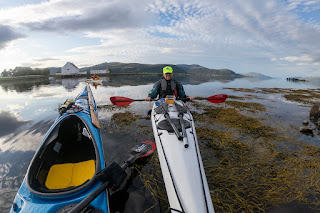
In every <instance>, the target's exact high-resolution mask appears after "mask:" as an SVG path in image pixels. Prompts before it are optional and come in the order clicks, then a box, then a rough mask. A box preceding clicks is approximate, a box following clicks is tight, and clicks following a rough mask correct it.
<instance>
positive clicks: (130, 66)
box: [80, 62, 242, 77]
mask: <svg viewBox="0 0 320 213" xmlns="http://www.w3.org/2000/svg"><path fill="white" fill-rule="evenodd" d="M165 66H171V67H172V68H173V70H174V73H185V74H188V73H190V74H197V75H201V74H204V75H216V76H232V77H242V75H239V74H237V73H235V72H233V71H231V70H229V69H209V68H206V67H203V66H200V65H197V64H193V65H187V64H178V65H172V64H138V63H119V62H111V63H102V64H98V65H95V66H92V67H85V68H81V69H80V70H81V71H89V70H91V69H97V70H101V69H107V68H108V69H109V70H110V72H111V73H113V74H118V73H119V74H120V73H127V74H131V73H132V74H147V73H157V74H161V73H162V68H163V67H165Z"/></svg>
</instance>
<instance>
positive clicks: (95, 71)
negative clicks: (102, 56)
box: [90, 69, 110, 74]
mask: <svg viewBox="0 0 320 213" xmlns="http://www.w3.org/2000/svg"><path fill="white" fill-rule="evenodd" d="M107 73H110V71H109V69H105V70H90V74H107Z"/></svg>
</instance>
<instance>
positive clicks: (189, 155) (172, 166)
mask: <svg viewBox="0 0 320 213" xmlns="http://www.w3.org/2000/svg"><path fill="white" fill-rule="evenodd" d="M165 115H166V116H165ZM168 118H170V119H168ZM151 120H152V127H153V133H154V137H155V141H156V144H157V150H158V155H159V161H160V166H161V170H162V176H163V179H164V182H165V186H166V191H167V195H168V199H169V204H170V209H171V212H174V213H176V212H185V213H194V212H201V213H213V212H214V209H213V204H212V200H211V196H210V192H209V187H208V183H207V179H206V176H205V171H204V168H203V164H202V160H201V156H200V151H199V146H198V140H197V135H196V130H195V126H194V122H193V117H192V115H191V113H190V111H189V110H188V109H187V107H186V106H185V105H184V104H183V102H181V101H175V103H174V104H170V103H166V102H165V101H164V99H160V100H159V101H157V102H156V103H155V104H154V105H153V109H152V112H151ZM181 122H183V123H181ZM181 124H182V125H181ZM172 125H174V126H175V127H176V129H178V131H179V132H182V137H178V135H177V133H175V131H176V130H175V129H174V128H173V127H172Z"/></svg>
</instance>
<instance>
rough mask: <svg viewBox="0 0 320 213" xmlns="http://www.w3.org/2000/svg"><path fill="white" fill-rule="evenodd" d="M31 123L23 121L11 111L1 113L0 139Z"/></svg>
mask: <svg viewBox="0 0 320 213" xmlns="http://www.w3.org/2000/svg"><path fill="white" fill-rule="evenodd" d="M28 122H29V121H21V120H19V119H18V118H17V117H15V116H14V115H12V114H10V112H9V111H0V126H1V128H0V137H3V136H5V135H8V134H10V133H13V132H14V131H15V130H16V129H18V128H19V127H21V126H23V125H25V124H26V123H28Z"/></svg>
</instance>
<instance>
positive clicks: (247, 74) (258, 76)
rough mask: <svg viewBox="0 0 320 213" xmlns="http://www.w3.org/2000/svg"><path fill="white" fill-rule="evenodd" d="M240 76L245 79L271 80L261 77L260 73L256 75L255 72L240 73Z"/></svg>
mask: <svg viewBox="0 0 320 213" xmlns="http://www.w3.org/2000/svg"><path fill="white" fill-rule="evenodd" d="M241 75H244V76H246V77H250V78H257V79H271V78H272V77H270V76H266V75H263V74H261V73H256V72H247V73H241Z"/></svg>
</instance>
